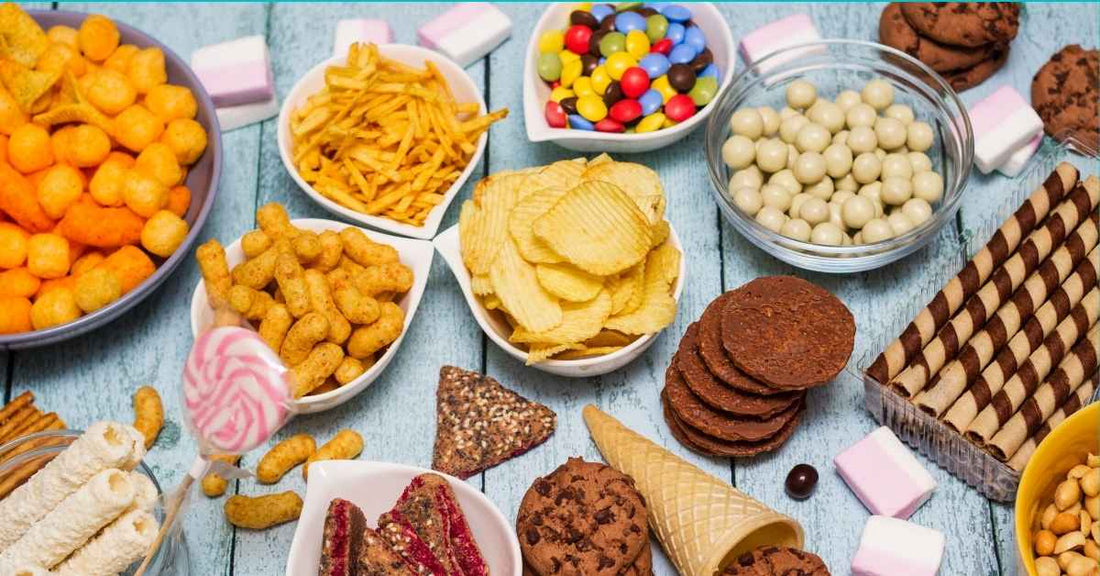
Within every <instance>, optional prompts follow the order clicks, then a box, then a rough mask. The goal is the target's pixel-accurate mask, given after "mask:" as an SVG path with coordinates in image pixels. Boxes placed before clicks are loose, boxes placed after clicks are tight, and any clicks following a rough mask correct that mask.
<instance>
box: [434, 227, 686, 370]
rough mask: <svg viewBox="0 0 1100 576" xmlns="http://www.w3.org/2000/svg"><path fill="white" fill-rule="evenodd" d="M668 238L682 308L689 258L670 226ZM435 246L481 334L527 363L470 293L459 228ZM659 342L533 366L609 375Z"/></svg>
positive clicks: (500, 323) (645, 340) (641, 341)
mask: <svg viewBox="0 0 1100 576" xmlns="http://www.w3.org/2000/svg"><path fill="white" fill-rule="evenodd" d="M668 238H669V241H670V242H672V245H673V246H675V247H676V249H677V250H679V251H680V254H681V258H680V275H679V276H678V277H677V278H676V285H675V286H674V287H673V291H672V297H673V299H675V300H676V305H677V306H679V304H680V295H681V294H682V293H683V291H684V273H685V271H686V270H687V267H686V266H685V264H684V262H685V260H686V258H685V257H684V254H683V252H684V248H683V246H681V245H680V237H679V236H677V235H676V230H675V229H673V228H672V227H671V226H670V227H669V232H668ZM432 244H433V245H435V249H436V250H438V251H439V255H440V256H442V257H443V260H445V261H446V262H447V266H448V267H450V269H451V272H452V273H454V275H455V280H457V281H458V285H459V287H460V288H462V294H463V295H465V296H466V304H468V305H469V306H470V311H471V312H473V314H474V318H475V319H476V320H477V323H478V325H480V326H481V330H482V331H483V332H485V334H486V335H487V336H489V338H490V339H491V340H492V341H493V342H495V343H496V345H497V346H500V348H501V349H502V350H504V351H505V352H507V353H508V355H509V356H511V357H512V358H515V359H517V360H520V361H522V362H526V361H527V351H526V350H523V349H520V348H517V347H516V345H515V344H512V343H511V342H509V341H508V335H509V334H511V333H512V328H511V326H509V325H508V323H507V322H506V321H505V320H504V319H503V318H502V317H501V316H500V315H499V314H492V313H490V311H489V310H487V309H486V308H485V306H484V305H483V304H482V303H481V300H479V299H478V297H477V296H476V295H475V294H474V292H473V290H471V289H470V271H469V270H467V269H466V264H464V263H463V262H462V253H461V249H460V245H459V238H458V226H452V227H450V228H448V229H446V230H444V231H443V232H441V233H440V234H439V236H436V237H435V240H433V241H432ZM656 339H657V334H646V335H645V336H642V337H640V338H638V339H637V340H635V341H633V342H631V343H630V344H629V345H627V346H625V347H623V348H622V349H620V350H616V351H615V352H612V353H611V354H604V355H603V356H593V357H591V358H580V359H577V360H543V361H542V362H538V363H536V364H533V365H532V366H534V367H535V368H538V369H539V370H542V371H543V372H549V373H551V374H556V375H558V376H565V377H567V378H586V377H589V376H599V375H601V374H607V373H608V372H614V371H615V370H618V369H619V368H622V367H623V366H626V365H627V364H629V363H631V362H633V361H634V359H635V358H637V357H639V356H641V355H642V353H643V352H645V351H646V350H647V349H648V348H649V347H650V346H652V345H653V342H654V341H655V340H656Z"/></svg>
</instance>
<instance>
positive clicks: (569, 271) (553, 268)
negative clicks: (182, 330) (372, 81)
mask: <svg viewBox="0 0 1100 576" xmlns="http://www.w3.org/2000/svg"><path fill="white" fill-rule="evenodd" d="M535 270H536V272H537V273H538V277H539V284H542V287H543V288H546V290H547V291H548V292H550V293H551V294H553V295H554V296H557V297H558V298H561V299H562V300H567V301H569V302H587V301H589V300H591V299H593V298H595V297H596V295H597V294H599V293H600V290H601V289H603V277H602V276H595V275H593V274H589V273H588V272H585V271H584V270H581V269H580V268H577V267H576V266H573V265H572V264H539V265H537V266H535ZM609 298H610V296H609Z"/></svg>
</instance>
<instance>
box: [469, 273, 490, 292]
mask: <svg viewBox="0 0 1100 576" xmlns="http://www.w3.org/2000/svg"><path fill="white" fill-rule="evenodd" d="M470 290H471V291H472V292H473V293H474V294H475V295H477V296H488V295H489V294H492V293H493V281H492V280H490V279H489V275H488V274H474V275H473V276H470Z"/></svg>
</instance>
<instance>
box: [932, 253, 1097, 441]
mask: <svg viewBox="0 0 1100 576" xmlns="http://www.w3.org/2000/svg"><path fill="white" fill-rule="evenodd" d="M1097 267H1098V262H1097V254H1096V250H1095V249H1094V250H1093V253H1090V254H1089V255H1088V256H1087V257H1085V259H1084V260H1082V261H1081V263H1080V264H1078V265H1077V270H1075V271H1074V272H1073V274H1072V275H1070V277H1069V278H1067V279H1066V281H1065V282H1063V283H1062V285H1061V286H1060V287H1059V288H1058V289H1057V290H1055V291H1054V293H1053V294H1051V296H1050V298H1049V299H1048V300H1047V301H1046V303H1045V304H1043V305H1042V306H1041V307H1040V308H1039V309H1038V310H1037V311H1036V312H1035V314H1034V315H1033V316H1032V317H1031V319H1029V320H1028V321H1027V324H1025V325H1024V327H1023V328H1022V329H1021V330H1020V331H1019V332H1017V333H1016V335H1015V336H1013V337H1012V339H1011V340H1009V341H1008V345H1007V346H1005V347H1004V348H1002V349H1001V351H1000V352H998V353H997V357H996V358H995V359H994V360H993V362H992V363H990V364H989V365H988V366H986V368H985V370H982V373H981V374H980V375H979V376H978V378H977V380H975V381H974V383H973V384H971V385H970V388H968V389H967V391H966V392H965V393H964V394H963V395H962V396H960V397H959V399H958V400H956V401H955V404H954V405H953V406H951V409H950V410H948V411H947V414H946V415H944V418H943V421H944V423H945V424H947V426H948V427H949V428H951V429H953V430H955V431H956V432H959V433H960V434H961V433H962V432H964V431H965V430H966V428H967V427H968V426H970V423H971V422H973V421H974V418H976V417H977V416H978V412H979V411H980V410H982V409H983V408H985V407H986V406H988V405H989V402H990V401H991V400H992V399H993V396H994V395H995V394H996V393H997V392H999V391H1000V390H1001V388H1003V387H1004V383H1005V381H1006V380H1008V379H1009V378H1011V377H1012V375H1013V374H1015V373H1016V369H1017V368H1018V367H1019V365H1020V363H1021V362H1023V361H1024V360H1026V359H1027V357H1028V356H1030V355H1031V353H1032V352H1033V351H1035V350H1036V349H1038V347H1039V346H1040V345H1042V343H1043V339H1044V338H1046V337H1047V336H1048V335H1049V334H1050V333H1051V332H1052V331H1054V327H1055V326H1057V325H1058V323H1059V322H1061V321H1062V320H1063V319H1064V318H1065V317H1066V316H1069V313H1070V311H1071V310H1072V309H1073V307H1074V306H1076V305H1077V303H1078V302H1080V301H1081V299H1082V298H1083V297H1084V295H1085V294H1086V293H1087V292H1088V291H1089V290H1091V289H1092V288H1093V287H1094V286H1096V278H1097Z"/></svg>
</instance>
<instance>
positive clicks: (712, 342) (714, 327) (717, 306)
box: [699, 292, 784, 396]
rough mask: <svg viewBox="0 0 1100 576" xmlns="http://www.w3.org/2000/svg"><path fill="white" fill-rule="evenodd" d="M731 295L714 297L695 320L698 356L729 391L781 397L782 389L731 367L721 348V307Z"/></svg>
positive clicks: (731, 363) (729, 293)
mask: <svg viewBox="0 0 1100 576" xmlns="http://www.w3.org/2000/svg"><path fill="white" fill-rule="evenodd" d="M731 295H732V292H726V293H725V294H722V295H721V296H719V297H717V298H715V299H714V300H713V301H712V302H711V303H710V304H709V305H707V309H706V310H704V311H703V315H702V316H701V317H699V357H700V358H702V359H703V363H704V364H706V365H707V368H709V369H710V373H711V374H713V375H714V376H715V377H717V378H718V379H719V380H721V381H722V382H725V383H726V385H728V386H729V387H731V388H734V389H736V390H740V391H742V392H746V393H748V394H760V395H762V396H767V395H769V394H782V393H783V392H784V391H783V390H778V389H775V388H771V387H769V386H767V385H766V384H764V383H763V382H757V381H756V380H753V379H752V378H750V377H749V376H748V375H747V374H745V373H744V372H742V371H741V370H739V369H738V368H737V367H736V366H734V365H733V362H731V361H730V359H729V357H728V356H726V351H725V349H724V348H722V308H723V307H724V306H725V304H726V303H727V302H729V298H730V296H731Z"/></svg>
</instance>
